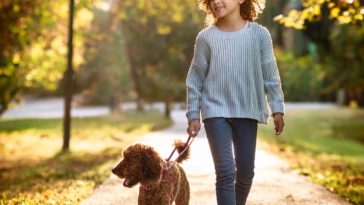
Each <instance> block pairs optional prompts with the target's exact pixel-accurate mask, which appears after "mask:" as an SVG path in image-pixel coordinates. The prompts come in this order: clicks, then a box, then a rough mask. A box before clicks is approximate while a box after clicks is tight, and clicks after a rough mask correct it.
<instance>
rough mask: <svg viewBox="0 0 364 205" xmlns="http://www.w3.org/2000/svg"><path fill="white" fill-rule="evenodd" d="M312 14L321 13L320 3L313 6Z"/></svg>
mask: <svg viewBox="0 0 364 205" xmlns="http://www.w3.org/2000/svg"><path fill="white" fill-rule="evenodd" d="M313 14H314V15H317V16H318V15H320V14H321V8H320V5H315V6H314V7H313Z"/></svg>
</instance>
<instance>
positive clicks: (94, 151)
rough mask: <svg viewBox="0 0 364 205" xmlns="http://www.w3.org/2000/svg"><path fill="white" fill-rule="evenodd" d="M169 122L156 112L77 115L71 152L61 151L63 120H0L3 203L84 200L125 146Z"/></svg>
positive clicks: (169, 123) (1, 200)
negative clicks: (98, 115)
mask: <svg viewBox="0 0 364 205" xmlns="http://www.w3.org/2000/svg"><path fill="white" fill-rule="evenodd" d="M169 125H171V121H170V120H168V119H165V118H164V116H163V115H161V114H160V113H159V112H157V111H148V112H145V113H137V112H132V111H130V112H125V113H123V116H121V117H116V116H111V115H110V116H104V117H95V118H74V119H72V137H71V143H70V146H71V148H70V151H69V152H66V153H62V152H60V150H61V147H62V120H60V119H21V120H0V181H1V184H0V204H1V205H2V204H6V205H13V204H14V205H15V204H26V205H27V204H29V205H33V204H62V205H64V204H79V202H81V201H82V200H83V199H84V198H85V197H87V196H88V195H90V194H91V193H92V191H93V190H94V188H95V187H96V186H97V185H99V184H100V183H101V182H103V181H104V180H105V179H106V178H107V176H109V175H110V170H111V168H112V167H113V165H115V164H116V162H117V160H118V159H120V157H121V155H120V152H121V150H122V148H123V147H125V146H127V145H128V144H130V143H132V142H133V141H135V140H138V139H140V136H142V135H143V134H145V133H147V132H151V131H154V130H159V129H162V128H165V127H168V126H169Z"/></svg>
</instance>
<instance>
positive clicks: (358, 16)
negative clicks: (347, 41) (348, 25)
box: [354, 14, 363, 21]
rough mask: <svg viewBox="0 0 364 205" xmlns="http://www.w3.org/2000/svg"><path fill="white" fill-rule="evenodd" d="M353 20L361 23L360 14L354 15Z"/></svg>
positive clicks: (361, 16)
mask: <svg viewBox="0 0 364 205" xmlns="http://www.w3.org/2000/svg"><path fill="white" fill-rule="evenodd" d="M354 18H355V20H359V21H361V20H363V15H362V14H356V15H355V16H354Z"/></svg>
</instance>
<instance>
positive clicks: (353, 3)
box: [274, 0, 364, 29]
mask: <svg viewBox="0 0 364 205" xmlns="http://www.w3.org/2000/svg"><path fill="white" fill-rule="evenodd" d="M363 4H364V2H363V1H362V0H345V1H342V0H319V1H317V0H305V1H303V2H302V10H297V9H292V10H290V11H289V13H288V15H287V16H283V15H282V14H280V15H278V16H276V17H275V18H274V20H275V21H278V22H279V23H281V24H284V25H285V26H286V27H294V28H296V29H304V28H305V25H304V24H305V21H306V20H308V21H320V20H321V19H322V18H323V15H325V14H324V13H323V12H322V7H327V8H328V9H329V10H330V12H329V15H328V17H329V19H337V20H338V21H339V23H340V24H348V23H356V22H357V21H362V20H363V19H364V7H363Z"/></svg>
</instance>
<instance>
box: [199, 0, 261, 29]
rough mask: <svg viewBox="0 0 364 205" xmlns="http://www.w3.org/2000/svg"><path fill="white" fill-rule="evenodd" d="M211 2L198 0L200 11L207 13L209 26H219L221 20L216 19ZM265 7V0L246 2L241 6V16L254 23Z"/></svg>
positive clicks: (206, 20)
mask: <svg viewBox="0 0 364 205" xmlns="http://www.w3.org/2000/svg"><path fill="white" fill-rule="evenodd" d="M210 1H211V0H198V7H199V9H201V10H203V11H205V12H206V14H207V16H206V19H205V22H206V24H207V25H211V24H214V25H217V24H218V22H219V19H218V18H217V17H215V15H214V13H213V12H212V11H211V9H210V5H209V3H210ZM264 7H265V0H245V1H244V3H242V4H241V5H240V15H241V17H242V18H243V19H244V20H248V21H254V20H255V19H257V18H258V14H260V13H262V12H263V9H264Z"/></svg>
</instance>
